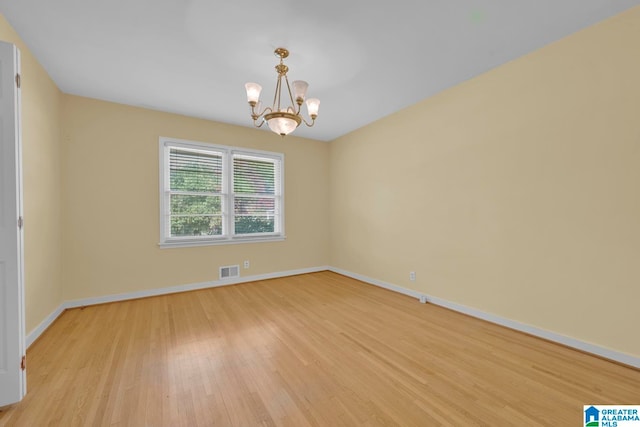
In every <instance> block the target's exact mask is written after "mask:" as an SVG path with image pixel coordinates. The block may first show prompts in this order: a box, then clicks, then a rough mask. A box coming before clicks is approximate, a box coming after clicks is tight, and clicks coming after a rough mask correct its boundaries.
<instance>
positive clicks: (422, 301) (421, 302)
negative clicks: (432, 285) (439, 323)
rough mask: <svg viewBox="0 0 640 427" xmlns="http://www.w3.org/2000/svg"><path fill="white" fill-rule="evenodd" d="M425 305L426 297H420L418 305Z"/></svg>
mask: <svg viewBox="0 0 640 427" xmlns="http://www.w3.org/2000/svg"><path fill="white" fill-rule="evenodd" d="M426 303H427V297H426V296H424V295H420V304H426Z"/></svg>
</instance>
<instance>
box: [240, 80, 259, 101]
mask: <svg viewBox="0 0 640 427" xmlns="http://www.w3.org/2000/svg"><path fill="white" fill-rule="evenodd" d="M244 87H245V89H247V102H258V100H259V99H260V92H262V86H260V85H259V84H258V83H247V84H245V85H244Z"/></svg>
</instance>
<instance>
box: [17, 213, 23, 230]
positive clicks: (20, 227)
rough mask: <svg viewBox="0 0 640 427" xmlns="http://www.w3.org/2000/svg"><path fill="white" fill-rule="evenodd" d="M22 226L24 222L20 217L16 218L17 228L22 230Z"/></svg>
mask: <svg viewBox="0 0 640 427" xmlns="http://www.w3.org/2000/svg"><path fill="white" fill-rule="evenodd" d="M23 225H24V220H23V219H22V217H21V216H19V217H18V228H19V229H22V226H23Z"/></svg>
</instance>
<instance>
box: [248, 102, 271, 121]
mask: <svg viewBox="0 0 640 427" xmlns="http://www.w3.org/2000/svg"><path fill="white" fill-rule="evenodd" d="M272 111H273V110H272V109H271V107H264V109H263V110H262V112H256V107H255V106H251V117H252V118H253V120H254V121H255V120H257V119H259V118H260V117H262V116H264V115H265V113H267V112H272Z"/></svg>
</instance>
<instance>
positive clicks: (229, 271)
mask: <svg viewBox="0 0 640 427" xmlns="http://www.w3.org/2000/svg"><path fill="white" fill-rule="evenodd" d="M234 277H240V266H239V265H228V266H226V267H220V279H232V278H234Z"/></svg>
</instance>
